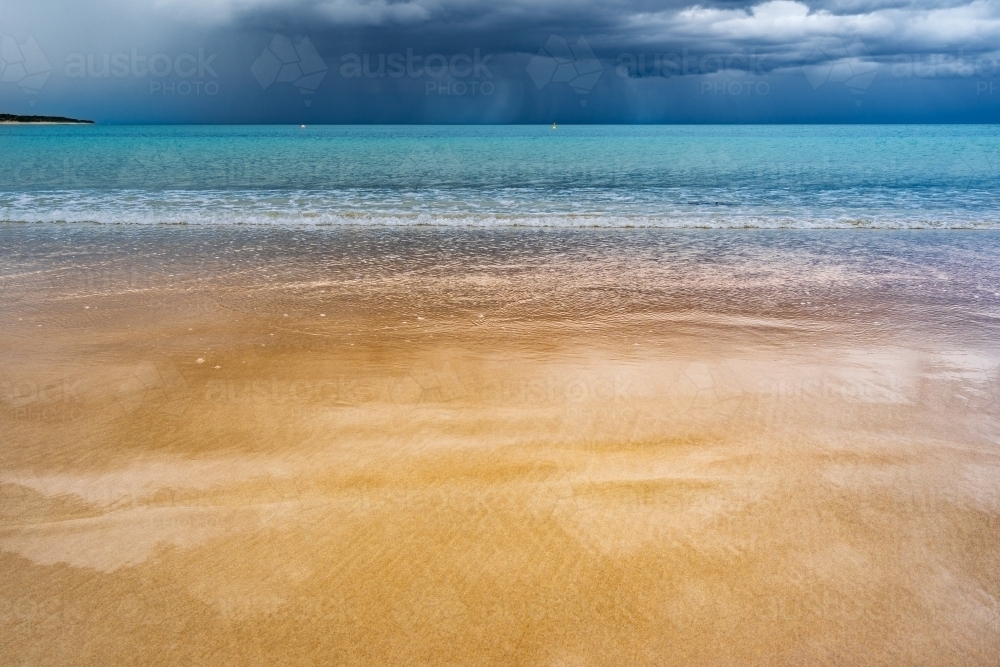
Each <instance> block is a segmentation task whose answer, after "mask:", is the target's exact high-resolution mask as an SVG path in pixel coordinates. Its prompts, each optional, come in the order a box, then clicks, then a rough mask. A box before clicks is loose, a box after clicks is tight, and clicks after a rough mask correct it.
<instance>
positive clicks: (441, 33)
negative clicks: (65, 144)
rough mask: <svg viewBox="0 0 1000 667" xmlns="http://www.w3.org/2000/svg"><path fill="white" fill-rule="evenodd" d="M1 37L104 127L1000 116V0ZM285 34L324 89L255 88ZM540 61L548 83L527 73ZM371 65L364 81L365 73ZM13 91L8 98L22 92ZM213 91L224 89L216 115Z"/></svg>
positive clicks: (255, 8) (470, 11)
mask: <svg viewBox="0 0 1000 667" xmlns="http://www.w3.org/2000/svg"><path fill="white" fill-rule="evenodd" d="M0 34H4V35H9V36H12V39H14V40H15V41H16V42H17V43H18V44H21V45H23V44H24V43H25V40H26V39H27V37H28V36H31V37H32V38H35V39H36V40H37V43H38V45H39V46H40V48H41V50H42V51H43V52H45V53H46V54H47V56H48V60H49V61H50V62H51V65H52V76H51V79H50V81H49V82H48V83H46V84H45V89H44V91H43V93H44V94H41V93H40V94H38V95H35V96H34V97H32V98H31V100H32V101H34V100H36V99H37V100H39V101H40V103H41V102H43V101H45V100H46V99H48V100H60V102H61V103H63V106H59V107H58V108H55V109H54V110H57V111H66V112H69V111H72V105H75V107H82V108H92V109H94V111H93V112H92V114H93V115H95V116H99V117H100V116H101V114H106V113H107V112H106V110H107V109H112V108H113V109H114V110H115V113H114V114H111V115H110V116H105V117H113V118H115V119H118V120H123V119H128V118H130V117H134V118H136V119H146V120H150V119H151V120H163V121H172V120H173V121H193V120H205V121H215V122H219V121H229V120H231V121H236V122H248V121H264V122H277V121H285V120H288V119H293V120H294V119H298V118H300V117H301V118H302V119H303V120H309V119H312V118H316V119H322V120H327V121H331V122H390V121H394V122H430V121H435V122H545V121H546V120H548V119H552V118H555V117H559V118H565V119H572V120H578V121H580V122H584V121H595V122H601V121H613V122H623V121H643V122H654V121H669V120H682V121H684V122H698V121H707V122H728V121H754V122H777V121H795V120H811V121H820V120H838V119H846V120H851V121H857V120H869V121H876V120H887V119H888V120H900V119H909V120H939V119H942V118H945V119H957V120H995V119H997V118H998V117H1000V113H998V112H997V107H998V102H1000V90H997V89H996V88H995V86H996V84H998V83H1000V72H998V71H997V70H998V67H997V63H998V62H1000V3H997V2H996V1H995V0H808V1H798V0H768V1H761V0H756V1H747V0H709V1H702V2H694V1H692V0H600V1H598V0H589V1H587V0H585V1H582V2H581V1H579V0H501V1H496V0H491V1H489V2H487V1H483V0H408V1H395V2H394V1H388V0H155V1H154V2H150V3H145V4H138V3H135V2H134V1H133V0H95V1H92V2H86V3H72V2H68V0H0ZM275 36H280V37H281V38H282V39H288V40H291V41H290V42H288V43H286V44H285V47H284V48H286V49H287V48H295V45H300V44H301V40H303V39H304V38H306V37H308V38H309V40H310V44H311V45H313V47H314V48H315V51H316V54H317V56H318V57H319V58H321V59H322V61H323V63H324V67H326V68H327V69H326V70H323V72H325V73H323V72H320V71H317V72H314V73H306V72H303V73H302V75H303V77H311V78H304V79H302V80H296V82H291V83H297V87H295V86H293V85H291V83H290V80H286V81H285V82H284V83H281V82H278V83H275V84H274V85H273V86H272V85H271V83H270V81H271V80H272V79H274V77H275V76H277V71H278V70H277V69H276V67H277V66H275V65H274V62H276V61H275V60H274V57H272V56H267V57H265V58H264V60H265V61H268V62H264V61H261V62H262V64H261V65H260V67H258V68H257V70H255V71H256V73H254V70H252V66H253V64H254V63H256V62H257V61H258V60H260V59H261V58H262V57H263V56H265V55H266V54H264V50H265V49H267V48H269V46H268V45H269V44H270V43H271V40H273V39H274V38H275ZM553 36H555V39H556V42H550V41H549V40H550V39H551V38H553ZM581 38H583V40H584V41H585V47H586V48H583V47H582V46H581V49H582V50H581V51H580V53H581V54H583V55H577V56H573V58H576V59H578V60H579V62H580V63H582V64H581V65H580V70H579V71H578V72H577V73H576V74H579V75H580V76H582V77H583V78H581V79H579V80H577V81H574V82H573V83H570V82H569V81H568V80H567V79H566V78H565V77H563V78H560V77H561V76H562V75H561V74H560V75H559V76H556V75H554V74H553V72H552V71H550V70H551V68H553V67H555V65H554V64H553V63H554V60H551V59H549V58H550V56H552V54H550V53H549V52H547V51H544V50H543V49H544V48H545V47H546V45H547V44H548V45H551V44H555V46H554V47H553V48H555V49H556V50H557V51H558V50H559V49H564V51H565V49H572V48H575V47H576V46H580V45H581V43H580V42H579V40H580V39H581ZM559 40H565V41H564V42H559ZM8 41H9V40H8ZM560 43H561V44H563V46H559V44H560ZM18 48H20V47H18ZM276 48H277V47H276ZM302 48H303V49H304V50H308V49H306V47H302ZM550 50H551V49H550ZM158 53H161V54H164V55H163V56H162V58H160V59H159V60H158V61H157V63H158V66H159V67H160V68H161V69H162V68H166V67H167V58H169V59H170V60H171V62H173V63H174V64H175V65H180V66H183V67H184V68H185V69H184V70H183V71H184V72H187V71H191V70H190V68H191V67H192V66H193V64H198V63H201V62H202V60H203V59H210V60H209V61H208V63H207V65H208V70H201V69H199V74H198V75H197V76H195V77H194V78H192V79H190V80H185V79H184V78H183V76H179V75H178V74H177V73H176V72H171V73H170V75H169V76H166V75H165V76H164V77H163V78H162V79H157V78H156V77H155V76H152V75H147V74H142V75H141V76H140V75H138V74H136V72H137V71H139V72H143V71H145V70H144V69H143V68H144V67H145V66H146V65H144V64H143V63H146V64H148V60H149V58H151V57H153V55H154V54H158ZM565 53H569V51H565ZM407 54H413V55H414V57H415V58H417V59H418V60H420V59H422V58H427V57H428V56H429V55H430V54H439V55H441V56H444V57H445V58H446V59H448V60H449V62H450V63H452V65H453V66H452V67H451V69H449V70H448V71H447V73H445V74H442V75H441V77H440V78H435V77H433V76H428V75H427V73H426V72H425V71H423V70H420V67H421V66H422V65H419V64H418V65H417V67H416V69H415V70H412V71H411V70H410V69H407V70H406V74H405V75H400V76H399V77H396V78H394V77H393V73H392V66H393V65H392V63H393V62H396V63H398V62H400V61H399V60H398V58H399V57H406V56H407ZM477 54H479V55H478V56H477ZM591 54H592V55H591ZM453 57H458V58H459V60H458V61H457V62H458V64H459V65H460V67H459V69H458V70H455V68H454V63H453V62H452V61H451V60H450V59H451V58H453ZM591 57H592V58H593V60H594V62H597V63H598V65H596V66H595V65H593V63H592V62H591V61H590V60H588V59H589V58H591ZM114 58H118V60H117V61H114V62H117V63H118V64H119V65H120V66H124V63H125V60H123V58H125V59H127V60H128V63H129V68H128V73H127V74H122V76H121V78H119V79H115V77H116V76H118V74H116V73H115V72H118V73H122V72H125V71H126V70H123V69H121V67H119V69H118V70H112V71H111V72H110V73H109V72H108V71H107V69H105V70H102V69H101V67H102V66H103V64H104V61H105V60H108V61H109V63H110V64H111V65H113V64H114V63H113V62H112V59H114ZM191 58H194V60H192V59H191ZM211 58H214V59H211ZM393 58H396V60H395V61H393V60H392V59H393ZM473 58H480V60H481V63H482V64H483V69H482V70H481V72H482V76H478V75H477V76H476V77H472V78H475V79H476V84H477V85H479V84H484V83H486V84H488V86H487V90H488V91H489V94H488V95H485V96H483V95H480V94H481V93H482V91H483V88H482V87H472V88H470V87H468V86H466V85H464V84H471V83H472V81H471V80H470V79H465V80H463V81H460V83H461V84H463V85H461V86H460V90H461V91H470V90H471V91H473V92H472V93H469V94H465V92H463V93H462V95H459V96H458V98H456V97H455V96H454V95H453V92H454V90H453V89H452V88H451V87H450V83H453V82H454V81H457V80H459V79H462V77H461V76H458V77H456V76H455V72H456V71H465V70H464V67H465V65H464V64H463V63H466V62H471V59H473ZM539 58H540V59H541V60H538V59H539ZM268 59H270V60H268ZM466 59H469V60H466ZM533 59H535V63H536V65H538V67H536V68H535V69H534V70H532V71H529V69H530V67H531V63H532V62H533ZM136 60H138V61H139V62H138V65H137V64H136V62H135V61H136ZM480 60H476V62H480ZM91 62H92V63H93V65H91ZM269 62H270V63H271V64H270V65H269V64H268V63H269ZM415 62H416V61H415ZM420 62H423V61H422V60H420ZM358 65H362V66H364V67H365V68H366V69H364V70H363V71H362V73H360V74H359V72H358V69H357V66H358ZM352 66H353V67H354V69H351V67H352ZM88 67H91V68H92V70H93V71H91V70H90V69H87V68H88ZM268 67H271V68H272V70H273V71H271V70H268ZM597 68H601V74H600V75H599V76H597V78H596V80H595V78H594V77H595V76H596V72H597V71H598V70H597ZM11 71H14V70H11ZM164 71H165V70H164ZM206 71H207V72H208V74H205V72H206ZM413 71H419V72H420V73H419V74H413V73H412V72H413ZM479 71H480V70H477V72H479ZM95 72H96V73H95ZM102 73H103V74H102ZM216 73H217V74H218V77H217V78H213V77H215V74H216ZM397 73H398V72H397ZM5 76H6V75H5ZM17 76H19V75H18V74H17V72H14V75H12V76H11V77H7V78H8V79H10V81H14V80H15V79H16V78H17ZM74 76H76V78H74ZM102 76H103V78H102ZM588 76H589V78H587V77H588ZM269 77H270V78H269ZM5 80H6V79H5ZM873 81H875V83H874V84H873ZM949 81H951V83H948V82H949ZM581 82H583V83H581ZM194 84H197V85H198V86H199V87H198V88H197V91H198V95H202V96H201V97H198V96H197V95H192V96H190V97H186V98H185V99H180V96H181V93H178V90H192V88H191V86H192V85H194ZM313 84H315V87H314V88H310V86H313ZM584 84H586V85H584ZM4 85H7V84H0V100H2V99H3V96H4V95H9V94H10V88H11V85H13V84H10V85H7V88H4V87H3V86H4ZM185 86H187V87H186V88H185ZM203 86H210V87H211V86H215V88H209V89H210V90H216V89H217V90H219V91H221V92H220V93H219V94H218V95H216V96H213V97H211V99H208V98H205V97H204V95H203V94H202V93H204V91H205V90H206V88H204V87H203ZM29 92H30V91H29ZM126 93H127V94H126ZM477 95H479V96H478V97H477ZM838 95H839V96H840V97H838ZM845 96H846V97H845ZM9 99H13V98H9ZM18 99H21V98H18ZM862 102H863V104H862ZM88 105H89V106H88ZM838 105H840V107H844V109H846V111H838V109H840V107H838ZM317 109H322V110H323V112H322V114H320V112H319V111H317ZM831 109H832V111H831ZM307 111H308V113H307ZM847 114H854V115H847Z"/></svg>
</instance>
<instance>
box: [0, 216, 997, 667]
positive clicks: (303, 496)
mask: <svg viewBox="0 0 1000 667" xmlns="http://www.w3.org/2000/svg"><path fill="white" fill-rule="evenodd" d="M0 238H2V239H3V242H2V243H0V247H2V248H3V250H2V253H3V264H2V271H3V275H2V282H0V337H2V339H3V341H4V343H3V346H2V351H0V383H2V386H0V424H2V431H3V436H2V441H3V446H2V448H0V501H2V502H0V573H2V576H0V635H2V636H3V638H4V639H3V641H0V663H2V664H5V665H20V664H35V665H41V664H45V665H107V664H125V663H129V664H142V665H155V664H211V665H230V664H232V665H251V664H253V665H256V664H259V665H277V664H296V665H312V664H315V665H334V664H350V665H446V664H449V665H450V664H454V665H487V664H489V665H512V664H519V665H553V666H555V665H567V666H568V665H581V666H584V665H692V664H701V665H734V664H759V665H805V664H811V665H812V664H831V665H860V664H871V665H904V664H905V665H942V664H965V665H991V664H996V663H997V662H998V660H1000V550H998V549H997V544H1000V484H998V482H1000V449H998V434H1000V421H998V414H1000V411H998V410H997V405H998V399H1000V374H998V368H1000V349H998V347H997V345H996V342H995V341H996V340H997V339H996V338H995V337H994V336H995V335H996V333H997V331H996V330H997V322H998V319H997V317H998V315H997V313H998V312H1000V299H998V298H997V295H996V294H995V293H994V289H995V285H996V284H997V283H996V282H992V277H993V276H995V273H991V272H996V271H997V267H998V264H1000V261H998V260H997V255H996V254H993V252H992V250H991V249H995V247H997V246H1000V242H998V240H997V238H996V235H995V234H994V235H987V234H982V235H980V236H975V235H974V234H973V235H971V236H970V237H969V238H971V239H972V240H971V241H968V242H967V241H966V240H961V239H963V238H964V237H961V236H960V235H959V236H957V237H956V236H951V237H948V238H949V239H956V238H958V239H960V240H959V241H954V242H953V243H952V245H951V246H948V248H950V249H949V250H948V251H947V252H945V251H942V252H941V254H940V256H937V255H936V256H935V257H924V259H922V260H921V261H920V262H911V261H909V260H908V259H906V258H908V257H910V256H911V255H913V254H914V253H917V251H919V250H920V249H921V248H922V247H923V246H921V245H920V244H921V243H923V241H921V240H920V238H921V237H919V234H918V233H912V232H911V233H905V232H904V233H899V234H892V233H881V234H878V233H865V232H855V233H852V232H843V233H830V234H828V235H826V236H823V235H822V234H815V235H812V236H810V235H808V234H804V233H803V234H800V235H799V236H795V235H794V234H792V235H786V236H782V235H781V234H780V233H775V234H772V235H767V234H764V233H751V232H747V233H742V232H738V231H730V232H720V233H709V232H702V231H698V230H695V231H693V232H689V233H679V232H671V231H670V230H666V231H661V232H657V233H653V232H645V231H640V230H623V231H618V232H614V231H587V230H582V231H572V232H553V231H544V230H535V231H527V230H521V231H518V230H506V231H505V230H499V231H496V230H495V231H493V232H477V231H475V230H466V231H457V230H444V231H435V230H398V231H385V230H367V231H362V230H358V229H354V230H351V229H348V230H341V231H338V230H328V231H322V230H319V231H317V230H296V229H284V230H259V229H252V228H247V229H229V230H225V229H214V230H194V229H185V228H168V227H157V228H152V229H138V228H120V229H115V228H109V227H87V226H62V227H60V226H23V225H21V226H18V225H9V226H4V227H2V228H0ZM984 243H985V245H983V244H984ZM827 249H828V250H827ZM911 251H912V252H911ZM949 253H950V254H949Z"/></svg>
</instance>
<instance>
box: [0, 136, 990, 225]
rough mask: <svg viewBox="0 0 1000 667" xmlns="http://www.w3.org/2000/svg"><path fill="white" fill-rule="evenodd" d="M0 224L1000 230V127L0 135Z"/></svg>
mask: <svg viewBox="0 0 1000 667" xmlns="http://www.w3.org/2000/svg"><path fill="white" fill-rule="evenodd" d="M0 160H2V162H0V220H2V221H9V222H99V223H134V224H151V223H152V224H155V223H171V224H176V223H187V224H264V225H342V224H359V225H371V224H375V225H379V224H381V225H414V224H423V225H457V226H480V227H491V226H512V225H528V226H566V227H577V226H579V227H587V226H609V227H621V226H643V227H722V228H725V227H762V228H830V227H834V228H850V227H872V228H928V227H929V228H1000V187H998V186H1000V126H994V125H958V126H956V125H951V126H948V125H921V126H903V125H891V126H889V125H883V126H878V125H868V126H801V125H800V126H561V127H559V128H558V129H555V130H553V129H552V128H550V127H548V126H500V127H496V126H440V127H428V126H396V127H392V126H322V127H320V126H315V127H307V128H304V129H303V128H300V127H288V126H256V127H246V126H81V127H74V126H40V127H30V126H0Z"/></svg>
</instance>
